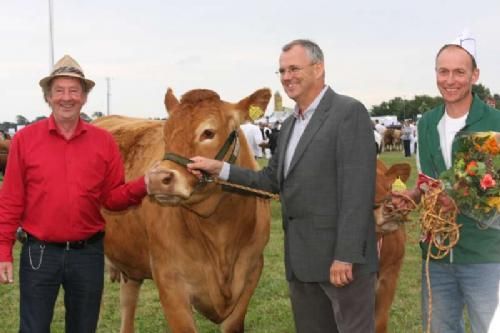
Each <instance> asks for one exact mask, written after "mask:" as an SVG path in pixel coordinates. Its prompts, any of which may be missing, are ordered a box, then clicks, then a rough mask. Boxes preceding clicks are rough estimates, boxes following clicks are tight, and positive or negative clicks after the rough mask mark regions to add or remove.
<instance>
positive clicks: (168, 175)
mask: <svg viewBox="0 0 500 333" xmlns="http://www.w3.org/2000/svg"><path fill="white" fill-rule="evenodd" d="M172 178H173V174H172V172H168V173H166V174H165V175H164V176H163V178H162V180H161V182H162V183H163V184H164V185H169V184H170V182H171V181H172Z"/></svg>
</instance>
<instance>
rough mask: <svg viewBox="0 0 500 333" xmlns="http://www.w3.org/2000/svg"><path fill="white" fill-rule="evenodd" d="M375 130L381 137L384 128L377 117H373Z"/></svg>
mask: <svg viewBox="0 0 500 333" xmlns="http://www.w3.org/2000/svg"><path fill="white" fill-rule="evenodd" d="M375 130H376V131H377V132H378V133H379V134H380V135H381V136H382V137H383V136H384V132H385V130H386V128H385V126H384V125H382V124H381V123H380V122H379V121H378V119H375Z"/></svg>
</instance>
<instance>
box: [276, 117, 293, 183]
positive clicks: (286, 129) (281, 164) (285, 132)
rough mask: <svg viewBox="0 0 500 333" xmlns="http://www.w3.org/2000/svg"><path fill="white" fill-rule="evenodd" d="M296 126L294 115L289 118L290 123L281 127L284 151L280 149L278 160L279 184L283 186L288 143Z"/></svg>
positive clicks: (285, 123)
mask: <svg viewBox="0 0 500 333" xmlns="http://www.w3.org/2000/svg"><path fill="white" fill-rule="evenodd" d="M294 124H295V117H294V116H293V115H292V116H290V117H289V119H288V121H285V122H283V125H282V126H281V132H280V136H282V138H283V139H282V140H283V142H284V144H282V147H283V149H280V155H279V160H278V183H279V184H281V182H282V181H283V176H284V170H285V156H286V150H287V147H288V141H289V140H290V135H291V134H292V129H293V126H294Z"/></svg>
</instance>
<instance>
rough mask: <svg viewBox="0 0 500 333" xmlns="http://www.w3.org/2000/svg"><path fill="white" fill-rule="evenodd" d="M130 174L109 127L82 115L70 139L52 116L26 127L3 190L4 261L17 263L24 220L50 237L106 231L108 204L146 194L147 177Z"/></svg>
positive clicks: (0, 230)
mask: <svg viewBox="0 0 500 333" xmlns="http://www.w3.org/2000/svg"><path fill="white" fill-rule="evenodd" d="M124 179H125V177H124V168H123V163H122V159H121V155H120V151H119V149H118V146H117V144H116V142H115V141H114V139H113V137H112V136H111V134H109V133H108V132H106V131H105V130H103V129H100V128H97V127H95V126H93V125H90V124H87V123H84V122H83V121H81V120H80V121H79V123H78V125H77V128H76V130H75V134H74V135H73V137H71V138H70V139H69V140H67V139H65V138H64V136H62V135H61V134H60V133H59V131H58V130H57V128H56V124H55V122H54V118H53V117H52V116H51V117H49V118H48V119H45V120H41V121H38V122H36V123H34V124H31V125H29V126H27V127H25V128H24V129H22V130H20V131H19V132H18V133H17V134H16V135H15V136H14V138H13V140H12V143H11V146H10V150H9V157H8V162H7V169H6V171H5V178H4V182H3V186H2V188H1V192H0V262H4V261H8V262H12V247H13V245H14V242H15V231H16V229H17V228H18V226H19V225H20V226H22V228H23V229H24V230H25V231H27V232H28V233H30V234H32V235H33V236H35V237H36V238H38V239H41V240H44V241H47V242H65V241H77V240H84V239H87V238H89V237H91V236H92V235H93V234H95V233H96V232H99V231H103V230H104V219H103V217H102V215H101V213H100V209H101V207H102V206H104V207H105V208H107V209H109V210H123V209H126V208H127V207H129V206H130V205H136V204H139V203H140V202H141V201H142V199H143V198H144V196H145V195H146V186H145V183H144V177H139V178H138V179H136V180H134V181H131V182H129V183H126V184H125V181H124Z"/></svg>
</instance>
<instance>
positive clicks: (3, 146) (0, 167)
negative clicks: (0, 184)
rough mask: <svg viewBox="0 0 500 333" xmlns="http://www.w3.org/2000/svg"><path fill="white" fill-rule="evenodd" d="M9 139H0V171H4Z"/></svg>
mask: <svg viewBox="0 0 500 333" xmlns="http://www.w3.org/2000/svg"><path fill="white" fill-rule="evenodd" d="M9 147H10V140H0V172H1V173H2V174H4V173H5V167H6V166H7V156H8V154H9Z"/></svg>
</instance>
